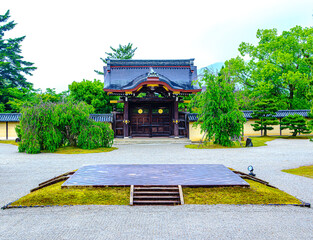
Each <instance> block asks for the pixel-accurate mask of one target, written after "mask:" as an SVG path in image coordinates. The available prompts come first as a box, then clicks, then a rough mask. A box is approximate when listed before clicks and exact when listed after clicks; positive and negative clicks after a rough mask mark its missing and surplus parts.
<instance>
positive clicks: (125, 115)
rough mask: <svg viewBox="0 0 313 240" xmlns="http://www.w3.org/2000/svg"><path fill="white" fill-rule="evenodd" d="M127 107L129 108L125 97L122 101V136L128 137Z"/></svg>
mask: <svg viewBox="0 0 313 240" xmlns="http://www.w3.org/2000/svg"><path fill="white" fill-rule="evenodd" d="M128 108H129V102H128V98H127V97H125V101H124V138H128V137H129V136H128V129H129V127H128V125H129V120H128Z"/></svg>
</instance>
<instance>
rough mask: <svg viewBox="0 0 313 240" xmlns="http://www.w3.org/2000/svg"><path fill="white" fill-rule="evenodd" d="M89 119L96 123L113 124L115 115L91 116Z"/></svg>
mask: <svg viewBox="0 0 313 240" xmlns="http://www.w3.org/2000/svg"><path fill="white" fill-rule="evenodd" d="M89 118H91V119H92V120H94V121H96V122H110V123H111V122H113V114H111V113H108V114H90V115H89Z"/></svg>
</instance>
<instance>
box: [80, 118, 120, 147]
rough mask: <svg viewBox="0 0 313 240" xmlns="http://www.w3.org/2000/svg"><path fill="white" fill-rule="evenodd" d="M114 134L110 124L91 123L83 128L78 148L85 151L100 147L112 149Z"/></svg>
mask: <svg viewBox="0 0 313 240" xmlns="http://www.w3.org/2000/svg"><path fill="white" fill-rule="evenodd" d="M113 138H114V132H113V130H112V129H111V128H110V125H109V124H108V123H103V122H95V121H93V120H90V121H89V124H87V125H85V126H82V127H81V130H80V134H79V135H78V147H80V148H83V149H95V148H99V147H111V146H112V144H113Z"/></svg>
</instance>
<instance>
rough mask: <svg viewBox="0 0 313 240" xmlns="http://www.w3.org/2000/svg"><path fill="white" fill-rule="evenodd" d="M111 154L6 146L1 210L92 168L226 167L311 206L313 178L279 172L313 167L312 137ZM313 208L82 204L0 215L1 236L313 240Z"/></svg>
mask: <svg viewBox="0 0 313 240" xmlns="http://www.w3.org/2000/svg"><path fill="white" fill-rule="evenodd" d="M118 147H119V149H118V150H116V151H113V152H109V153H97V154H81V155H59V154H38V155H28V154H24V153H18V152H17V147H16V146H13V145H6V144H0V205H1V206H3V205H4V204H6V203H8V202H11V201H13V200H15V199H17V198H19V197H21V196H23V195H25V194H27V193H28V192H29V190H30V189H31V188H33V187H36V186H37V185H38V183H39V182H41V181H44V180H47V179H49V178H52V177H54V176H56V175H59V174H62V173H64V172H67V171H70V170H73V169H77V168H79V167H80V166H82V165H86V164H99V163H104V164H110V163H111V164H149V163H159V164H171V163H182V164H184V163H222V164H224V165H225V166H227V167H232V168H234V169H236V170H240V171H244V172H247V170H246V168H247V166H248V165H250V164H251V165H253V166H254V168H255V173H256V174H257V177H259V178H262V179H265V180H267V181H269V182H270V183H271V184H272V185H275V186H277V187H278V188H280V189H282V190H284V191H286V192H288V193H290V194H292V195H294V196H296V197H298V198H299V199H302V200H303V201H305V202H310V203H313V180H312V179H309V178H304V177H300V176H295V175H291V174H287V173H283V172H281V171H280V170H281V169H287V168H294V167H298V166H303V165H312V164H313V144H312V143H311V142H309V141H308V140H284V139H279V140H275V141H271V142H269V143H268V146H266V147H258V148H247V149H211V150H207V149H205V150H194V149H187V148H184V145H182V144H162V145H157V144H154V145H153V144H149V145H143V144H140V145H119V146H118ZM312 232H313V210H312V208H311V209H308V208H300V207H292V206H279V207H275V206H250V205H246V206H229V205H226V206H223V205H216V206H201V205H184V206H176V207H162V206H153V207H130V206H76V207H51V208H40V209H34V208H27V209H8V210H1V211H0V239H1V240H2V239H174V238H175V239H239V238H241V239H252V238H253V239H313V234H312Z"/></svg>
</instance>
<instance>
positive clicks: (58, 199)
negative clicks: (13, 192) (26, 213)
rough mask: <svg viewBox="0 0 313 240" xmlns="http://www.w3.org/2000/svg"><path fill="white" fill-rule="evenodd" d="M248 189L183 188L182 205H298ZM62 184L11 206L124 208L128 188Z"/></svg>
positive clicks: (277, 193) (274, 192) (274, 193)
mask: <svg viewBox="0 0 313 240" xmlns="http://www.w3.org/2000/svg"><path fill="white" fill-rule="evenodd" d="M247 181H248V182H249V184H250V186H251V188H243V187H213V188H183V193H184V200H185V204H300V203H301V202H300V201H299V200H298V199H296V198H295V197H293V196H291V195H289V194H287V193H285V192H283V191H281V190H278V189H275V188H271V187H268V186H265V185H263V184H260V183H257V182H254V181H251V180H247ZM62 183H63V182H60V183H56V184H54V185H51V186H48V187H45V188H43V189H40V190H37V191H35V192H32V193H30V194H28V195H26V196H24V197H22V198H20V199H19V200H17V201H16V202H14V203H12V204H11V205H12V206H19V205H22V206H35V205H45V206H46V205H61V206H62V205H128V204H129V194H130V192H129V187H105V188H69V189H67V188H63V189H61V185H62Z"/></svg>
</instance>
